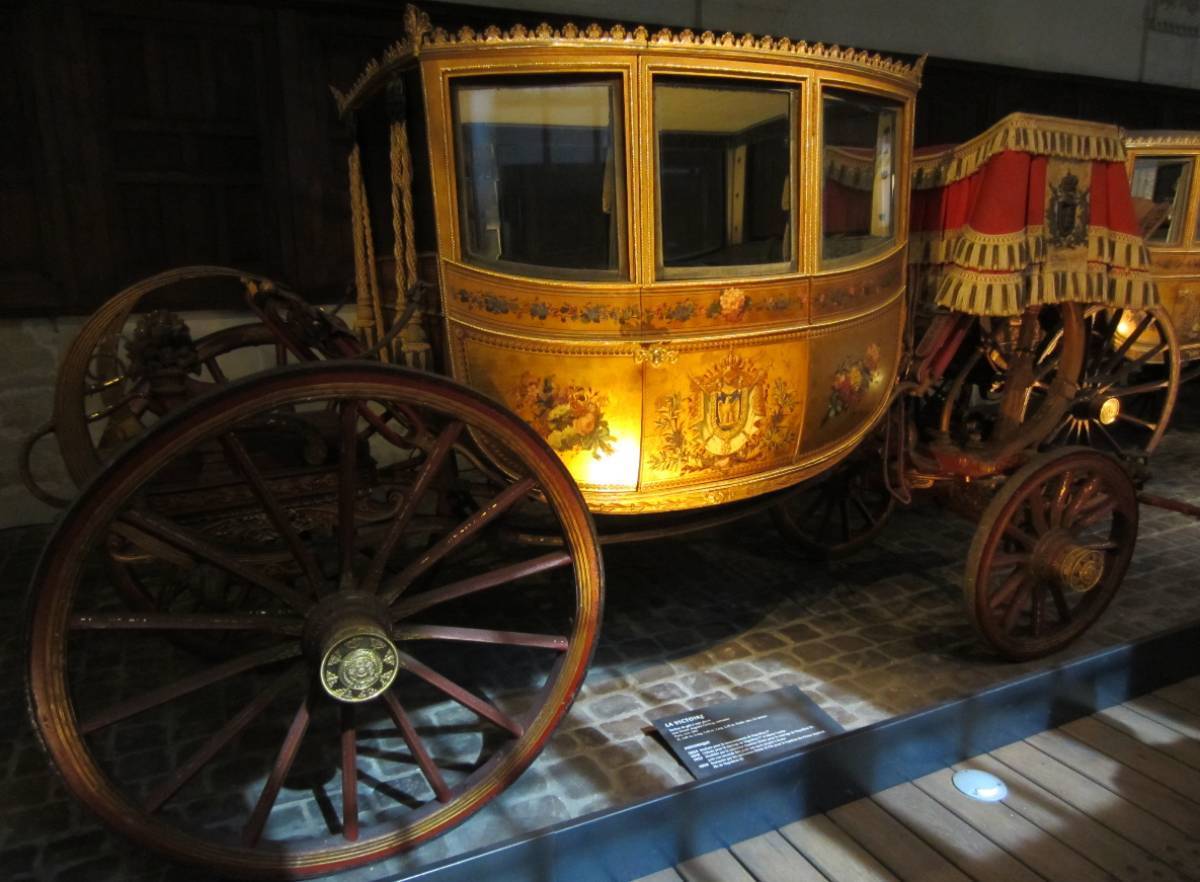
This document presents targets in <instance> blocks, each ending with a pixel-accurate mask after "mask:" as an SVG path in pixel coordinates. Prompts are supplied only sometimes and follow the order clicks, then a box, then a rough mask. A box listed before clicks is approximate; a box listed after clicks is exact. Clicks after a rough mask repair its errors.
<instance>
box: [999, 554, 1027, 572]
mask: <svg viewBox="0 0 1200 882" xmlns="http://www.w3.org/2000/svg"><path fill="white" fill-rule="evenodd" d="M1029 558H1030V555H1029V554H1023V553H1020V552H1012V553H1007V552H997V553H996V554H993V555H992V567H993V569H1004V568H1005V567H1015V566H1019V565H1022V564H1026V563H1028V562H1029Z"/></svg>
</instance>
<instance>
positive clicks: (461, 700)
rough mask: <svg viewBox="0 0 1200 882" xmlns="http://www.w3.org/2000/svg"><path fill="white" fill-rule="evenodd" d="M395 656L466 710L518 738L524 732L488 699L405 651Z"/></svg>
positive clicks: (403, 664) (519, 725)
mask: <svg viewBox="0 0 1200 882" xmlns="http://www.w3.org/2000/svg"><path fill="white" fill-rule="evenodd" d="M396 656H397V657H398V658H399V660H400V667H401V668H403V669H404V670H406V671H408V672H409V673H411V674H413V675H415V676H417V677H420V678H421V679H422V680H424V681H425V682H426V683H428V684H429V685H430V686H432V687H434V688H435V689H437V690H438V691H439V692H442V693H444V694H445V695H447V696H448V697H449V698H451V699H453V700H454V701H456V702H457V703H458V704H461V705H462V706H463V707H465V708H466V709H467V710H469V711H472V712H473V713H475V714H478V715H479V716H481V717H483V718H484V719H485V720H487V721H489V722H491V723H495V724H496V725H497V726H499V727H500V728H501V729H504V730H506V731H508V732H511V733H512V734H513V735H515V736H516V737H518V738H520V737H521V736H522V735H523V734H525V729H524V727H523V726H521V724H520V723H518V722H517V721H516V720H513V719H512V718H511V717H509V716H508V714H506V713H504V711H502V710H500V708H498V707H496V706H495V705H493V704H492V703H491V702H489V701H485V700H484V699H482V698H480V697H479V696H477V695H474V694H472V693H471V692H468V691H467V690H466V689H464V688H463V687H461V686H459V685H458V684H457V683H455V682H454V681H453V680H450V679H449V678H447V677H444V676H443V675H441V674H439V673H438V672H437V671H435V670H434V669H433V668H431V667H429V666H428V665H425V664H422V663H421V662H419V661H417V660H416V659H415V658H413V657H412V656H411V655H409V654H408V653H407V652H403V651H401V650H397V652H396Z"/></svg>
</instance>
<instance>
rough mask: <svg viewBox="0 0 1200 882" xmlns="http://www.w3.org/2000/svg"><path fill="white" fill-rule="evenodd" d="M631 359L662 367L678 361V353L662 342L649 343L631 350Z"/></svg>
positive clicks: (639, 362)
mask: <svg viewBox="0 0 1200 882" xmlns="http://www.w3.org/2000/svg"><path fill="white" fill-rule="evenodd" d="M633 360H634V361H636V362H637V363H638V364H649V365H650V367H656V368H657V367H663V366H664V365H668V364H675V362H677V361H679V353H678V352H676V351H675V350H674V349H671V348H670V347H669V346H666V345H664V344H662V343H650V344H648V345H644V346H641V347H639V348H638V349H635V350H633Z"/></svg>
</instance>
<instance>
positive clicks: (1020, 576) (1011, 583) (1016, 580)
mask: <svg viewBox="0 0 1200 882" xmlns="http://www.w3.org/2000/svg"><path fill="white" fill-rule="evenodd" d="M1026 576H1028V573H1027V572H1026V571H1025V570H1024V569H1019V570H1017V571H1016V572H1013V573H1009V574H1008V577H1007V578H1006V579H1005V580H1004V582H1003V583H1002V584H1001V585H1000V587H999V588H998V589H996V593H995V594H993V595H992V596H991V598H990V599H989V600H988V606H990V607H991V608H992V609H999V608H1000V607H1002V606H1004V604H1005V602H1006V601H1008V600H1010V599H1013V598H1014V595H1016V593H1017V591H1018V590H1020V588H1021V585H1022V584H1023V583H1024V582H1025V578H1026ZM1014 602H1015V601H1014Z"/></svg>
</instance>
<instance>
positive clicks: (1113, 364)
mask: <svg viewBox="0 0 1200 882" xmlns="http://www.w3.org/2000/svg"><path fill="white" fill-rule="evenodd" d="M1152 321H1154V315H1153V314H1152V313H1149V312H1148V313H1146V314H1145V315H1144V316H1143V317H1142V320H1141V321H1140V322H1138V324H1137V327H1136V328H1134V329H1133V331H1132V333H1130V334H1129V336H1128V337H1126V338H1125V341H1124V342H1123V343H1122V344H1121V345H1120V346H1118V347H1117V349H1116V351H1115V352H1113V354H1112V355H1111V356H1109V358H1108V360H1107V361H1105V362H1104V366H1103V367H1102V368H1101V372H1102V373H1106V374H1107V373H1111V372H1112V371H1114V370H1116V369H1117V366H1118V365H1120V363H1121V359H1122V358H1124V357H1125V353H1126V352H1128V351H1129V349H1130V347H1131V346H1133V344H1134V343H1136V342H1137V341H1138V339H1139V338H1140V337H1141V336H1142V334H1144V333H1145V332H1146V328H1148V327H1150V323H1151V322H1152ZM1118 324H1119V323H1118Z"/></svg>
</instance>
